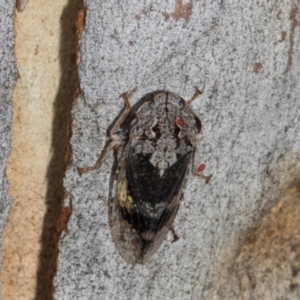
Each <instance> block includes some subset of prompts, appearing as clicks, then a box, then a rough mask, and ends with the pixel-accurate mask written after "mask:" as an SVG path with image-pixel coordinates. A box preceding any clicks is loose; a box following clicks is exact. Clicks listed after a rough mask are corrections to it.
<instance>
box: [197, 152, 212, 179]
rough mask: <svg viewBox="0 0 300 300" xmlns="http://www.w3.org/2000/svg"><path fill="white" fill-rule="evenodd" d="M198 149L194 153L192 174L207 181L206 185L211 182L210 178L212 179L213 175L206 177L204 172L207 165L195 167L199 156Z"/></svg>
mask: <svg viewBox="0 0 300 300" xmlns="http://www.w3.org/2000/svg"><path fill="white" fill-rule="evenodd" d="M197 153H198V151H197V147H196V149H195V152H194V157H193V165H192V172H193V174H194V175H195V176H198V177H200V178H202V179H204V180H205V183H208V182H209V181H210V178H211V177H212V174H210V175H204V174H203V173H202V172H203V171H204V170H205V164H204V163H202V164H199V165H195V161H196V156H197Z"/></svg>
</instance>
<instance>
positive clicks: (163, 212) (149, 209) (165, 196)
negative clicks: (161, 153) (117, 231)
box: [122, 151, 192, 233]
mask: <svg viewBox="0 0 300 300" xmlns="http://www.w3.org/2000/svg"><path fill="white" fill-rule="evenodd" d="M191 154H192V152H191V151H190V152H188V153H187V154H185V155H183V156H181V157H180V158H179V159H178V161H177V162H176V163H175V164H174V165H172V166H171V167H170V168H168V169H166V170H165V173H164V175H163V176H162V177H160V176H159V171H158V169H157V168H155V167H154V166H153V165H152V164H151V163H150V162H149V159H150V156H148V155H143V154H135V153H130V155H129V157H128V159H129V164H128V168H127V171H126V176H127V180H128V192H129V194H130V195H131V197H132V198H133V205H132V208H131V211H130V212H128V211H126V210H122V215H123V218H124V219H125V220H126V221H127V222H128V223H129V224H131V226H132V227H133V228H134V229H135V230H136V231H137V232H139V233H143V232H149V231H152V232H154V233H157V232H158V230H160V229H161V228H162V227H163V226H164V225H165V224H166V223H167V222H168V219H170V218H174V217H175V215H176V212H177V210H178V207H179V200H180V199H179V200H178V203H176V204H175V203H172V201H173V200H174V199H177V197H176V196H177V194H178V192H179V190H180V188H181V186H182V184H183V183H184V179H185V175H186V171H187V169H188V166H189V161H190V159H191ZM171 203H172V205H171Z"/></svg>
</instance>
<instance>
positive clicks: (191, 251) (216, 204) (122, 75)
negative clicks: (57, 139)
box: [54, 0, 300, 300]
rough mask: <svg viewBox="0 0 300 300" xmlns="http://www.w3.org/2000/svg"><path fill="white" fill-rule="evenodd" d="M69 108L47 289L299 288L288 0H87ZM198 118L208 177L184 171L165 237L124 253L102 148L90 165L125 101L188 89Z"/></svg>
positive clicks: (295, 104) (296, 69) (293, 8)
mask: <svg viewBox="0 0 300 300" xmlns="http://www.w3.org/2000/svg"><path fill="white" fill-rule="evenodd" d="M86 6H87V15H86V25H85V29H84V31H83V36H82V41H81V43H82V44H81V62H80V66H79V69H80V73H79V75H80V88H81V94H80V96H79V98H78V101H77V103H76V104H75V106H74V110H73V136H72V139H71V146H72V151H73V154H72V155H73V156H72V158H73V163H72V165H71V166H70V168H69V169H68V171H67V173H66V178H65V187H66V190H67V192H68V196H67V198H66V199H65V203H64V205H65V207H66V208H65V211H69V212H71V209H68V208H67V207H71V206H72V213H71V216H70V219H69V221H68V224H67V228H68V231H67V232H66V234H64V235H63V238H61V239H60V243H59V256H58V270H57V275H56V278H55V281H54V284H55V289H56V291H55V296H54V297H55V299H155V300H157V299H181V300H184V299H282V298H284V299H296V298H299V297H300V289H299V285H300V273H299V272H298V271H299V269H300V265H299V262H298V261H299V256H300V229H299V226H297V224H299V221H300V209H299V207H298V206H299V205H298V203H299V200H300V192H299V183H298V181H297V180H298V179H299V175H300V134H299V132H300V99H299V95H300V80H299V79H300V39H299V36H300V34H299V11H300V5H299V2H298V1H284V2H282V1H262V2H260V3H259V4H258V3H256V2H254V1H250V2H243V4H238V3H237V2H236V1H221V0H220V1H212V0H208V1H189V2H182V1H179V0H177V1H169V2H165V1H121V2H120V1H116V0H111V1H100V0H97V1H86ZM194 86H197V87H199V88H200V89H201V90H202V91H203V94H202V96H201V98H200V99H199V100H198V101H195V102H194V103H193V107H194V109H195V112H196V114H197V115H198V116H200V118H201V120H202V123H203V132H204V138H203V139H202V142H201V147H200V151H201V153H200V155H201V158H202V160H203V161H204V162H206V164H207V172H209V173H213V178H212V180H211V182H210V184H208V185H205V183H204V182H202V181H201V180H199V179H198V178H195V177H193V176H190V177H189V181H188V185H187V188H186V192H185V197H184V202H183V203H182V205H181V207H180V209H179V212H178V215H177V217H176V220H175V224H174V225H175V230H176V232H177V234H178V235H179V236H180V239H179V240H178V241H177V242H176V243H174V244H172V243H171V240H172V239H171V236H170V237H169V238H168V240H167V241H165V242H164V244H163V245H162V247H161V248H160V249H159V251H158V252H157V253H156V254H155V255H154V256H153V258H152V259H151V260H150V262H149V263H148V264H146V265H144V266H141V265H135V266H132V265H129V264H128V263H126V262H125V261H123V260H122V258H121V257H120V256H119V254H118V253H117V251H116V249H115V246H114V244H113V243H112V239H111V235H110V231H109V226H108V205H107V201H108V188H109V180H110V176H111V168H112V158H111V159H109V160H108V161H107V162H106V163H105V164H104V165H103V166H102V167H101V168H100V169H99V170H97V171H92V172H89V173H86V174H84V175H83V176H79V174H78V172H77V167H84V166H92V165H94V163H95V161H96V160H97V158H98V156H99V154H100V153H101V151H102V149H103V146H104V144H105V141H106V132H107V128H108V127H109V126H110V125H111V123H112V121H113V120H114V118H116V116H117V115H118V113H119V112H120V110H121V108H122V105H123V103H122V100H120V99H119V94H120V93H122V92H125V91H128V90H130V89H132V88H134V87H137V89H138V90H137V92H136V93H135V94H134V95H133V97H132V99H131V102H132V103H135V102H136V101H137V100H138V99H139V98H141V97H142V96H143V95H144V94H147V93H149V92H152V91H155V90H161V89H162V90H169V91H173V92H175V93H177V94H179V95H181V96H182V97H183V98H185V99H189V98H190V96H191V95H192V93H193V91H194Z"/></svg>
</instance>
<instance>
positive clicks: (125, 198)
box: [117, 180, 133, 212]
mask: <svg viewBox="0 0 300 300" xmlns="http://www.w3.org/2000/svg"><path fill="white" fill-rule="evenodd" d="M117 194H118V201H119V205H120V206H121V207H123V208H126V209H127V211H128V212H130V210H131V206H132V203H133V199H132V197H131V196H130V195H129V194H128V190H127V182H126V181H124V180H123V181H120V182H119V184H118V189H117Z"/></svg>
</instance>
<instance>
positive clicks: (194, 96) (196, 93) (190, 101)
mask: <svg viewBox="0 0 300 300" xmlns="http://www.w3.org/2000/svg"><path fill="white" fill-rule="evenodd" d="M201 94H202V92H201V91H200V90H199V89H198V88H197V87H195V92H194V95H193V96H192V98H191V99H190V100H188V101H187V104H188V105H190V104H191V103H192V102H193V101H194V100H195V99H196V98H198V96H200V95H201Z"/></svg>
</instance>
